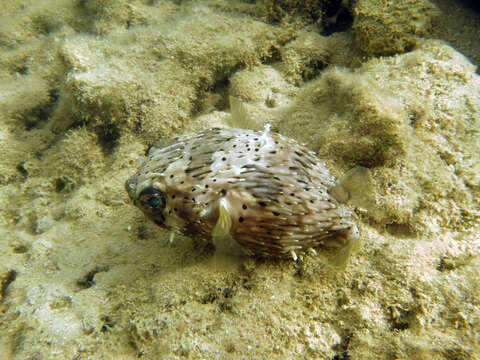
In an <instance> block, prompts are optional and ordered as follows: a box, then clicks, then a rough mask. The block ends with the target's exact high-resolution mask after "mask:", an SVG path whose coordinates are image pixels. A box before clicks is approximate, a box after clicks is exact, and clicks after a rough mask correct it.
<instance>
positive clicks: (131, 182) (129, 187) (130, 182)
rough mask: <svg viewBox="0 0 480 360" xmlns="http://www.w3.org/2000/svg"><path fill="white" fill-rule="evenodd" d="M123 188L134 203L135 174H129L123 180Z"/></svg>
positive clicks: (135, 189)
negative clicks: (129, 175)
mask: <svg viewBox="0 0 480 360" xmlns="http://www.w3.org/2000/svg"><path fill="white" fill-rule="evenodd" d="M125 190H126V191H127V193H128V196H129V197H130V199H131V200H132V201H133V202H134V203H135V197H136V193H137V176H136V175H134V176H131V177H129V178H128V179H127V181H125Z"/></svg>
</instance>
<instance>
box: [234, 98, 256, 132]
mask: <svg viewBox="0 0 480 360" xmlns="http://www.w3.org/2000/svg"><path fill="white" fill-rule="evenodd" d="M228 99H229V101H230V120H229V121H228V123H227V124H228V126H230V127H233V128H240V129H249V130H260V129H262V125H260V124H258V123H257V122H256V121H254V120H253V119H252V118H251V117H250V115H248V111H247V108H246V107H245V105H244V104H243V103H242V102H241V101H240V99H238V98H236V97H234V96H229V97H228Z"/></svg>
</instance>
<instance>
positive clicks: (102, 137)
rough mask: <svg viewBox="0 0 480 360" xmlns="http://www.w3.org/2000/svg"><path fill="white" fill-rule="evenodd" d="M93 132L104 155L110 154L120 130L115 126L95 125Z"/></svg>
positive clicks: (115, 144)
mask: <svg viewBox="0 0 480 360" xmlns="http://www.w3.org/2000/svg"><path fill="white" fill-rule="evenodd" d="M95 133H96V134H97V136H98V142H99V144H100V146H101V147H102V151H103V153H104V154H105V155H110V154H111V153H112V152H113V149H114V148H115V147H116V146H117V140H118V139H119V138H120V131H119V130H118V128H117V126H115V125H110V126H109V127H97V128H95Z"/></svg>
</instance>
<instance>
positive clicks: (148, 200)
mask: <svg viewBox="0 0 480 360" xmlns="http://www.w3.org/2000/svg"><path fill="white" fill-rule="evenodd" d="M139 202H140V205H141V206H142V207H143V208H144V209H146V210H147V211H149V212H161V211H163V209H165V205H166V204H167V199H166V197H165V194H164V193H163V192H162V191H160V190H157V189H155V188H153V187H149V188H146V189H145V190H143V191H142V192H141V193H140V196H139Z"/></svg>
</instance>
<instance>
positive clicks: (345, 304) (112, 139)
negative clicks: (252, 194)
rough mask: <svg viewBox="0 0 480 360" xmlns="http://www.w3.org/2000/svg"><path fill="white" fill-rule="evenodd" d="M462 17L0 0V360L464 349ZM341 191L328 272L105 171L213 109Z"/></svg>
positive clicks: (215, 116)
mask: <svg viewBox="0 0 480 360" xmlns="http://www.w3.org/2000/svg"><path fill="white" fill-rule="evenodd" d="M478 64H480V12H478V9H475V8H468V6H467V5H465V3H463V2H459V1H453V0H438V1H429V0H421V1H413V0H400V1H394V2H393V1H392V2H386V1H383V0H357V1H349V0H343V1H340V0H337V1H331V0H330V1H293V0H292V1H288V0H283V1H273V0H259V1H220V0H204V1H154V0H148V1H147V0H126V1H112V0H88V1H64V0H42V1H33V0H32V1H28V0H17V1H8V2H7V1H4V2H2V3H1V4H0V153H1V157H0V309H1V312H0V358H2V359H30V360H34V359H35V360H40V359H227V358H228V359H331V360H347V359H392V360H393V359H451V360H453V359H457V360H460V359H461V360H464V359H465V360H466V359H478V358H480V328H479V327H480V308H479V306H480V299H479V294H480V257H479V254H480V220H479V215H480V203H479V202H480V200H479V199H480V134H479V131H480V75H479V74H478V70H477V66H478ZM229 95H232V96H235V97H237V98H239V99H241V100H242V101H243V102H244V104H245V106H246V108H247V110H248V112H249V114H250V116H251V117H252V118H254V119H256V120H257V121H259V122H261V123H270V124H271V125H272V130H274V131H278V132H280V133H282V134H284V135H286V136H289V137H291V138H294V139H296V140H298V141H300V142H302V143H305V144H306V145H307V146H308V147H309V148H310V149H312V150H314V151H316V152H317V153H318V154H319V156H320V157H321V158H322V159H323V160H324V161H325V162H326V164H327V166H328V167H329V169H330V170H331V172H332V173H333V174H334V175H335V176H337V177H339V178H341V177H342V174H344V173H345V172H346V171H348V170H349V169H351V168H353V167H355V166H363V167H367V168H369V169H370V172H371V175H372V184H371V189H370V191H369V193H367V194H356V195H355V196H353V198H352V202H351V208H352V210H353V211H354V213H355V217H356V219H357V220H356V221H357V224H358V226H359V230H360V234H361V241H362V244H363V245H362V249H361V250H360V251H359V252H358V253H356V254H355V255H354V256H353V257H352V259H351V261H350V264H349V265H348V267H347V269H346V270H345V271H344V272H339V271H333V270H332V269H331V268H330V267H328V266H326V265H325V261H324V258H323V256H322V254H320V256H318V257H315V256H311V257H306V258H304V259H302V260H301V261H298V262H294V261H285V260H274V259H260V258H253V257H251V258H247V257H243V258H242V257H234V256H226V255H218V254H214V251H213V249H212V246H211V245H209V244H208V243H207V242H201V241H197V240H193V239H190V238H187V237H182V236H177V237H176V239H175V241H174V242H173V243H170V242H169V233H168V232H167V231H165V230H162V229H160V228H158V227H157V226H155V225H154V224H152V223H150V222H148V221H147V220H146V219H145V217H144V215H143V214H142V213H141V212H140V211H139V210H138V209H137V208H135V207H134V206H132V205H131V204H130V203H129V201H128V195H127V193H126V192H125V190H124V183H125V180H126V179H127V178H128V177H129V176H131V175H132V174H133V173H134V172H135V171H136V170H137V168H138V166H139V163H138V158H139V157H141V156H143V155H144V154H145V150H146V149H147V148H148V146H149V144H151V143H152V142H153V141H155V140H156V139H159V138H165V137H172V136H177V135H179V134H184V133H187V132H191V131H198V130H200V129H207V128H210V127H213V126H224V125H225V123H226V120H227V119H228V117H229V116H230V115H229V109H228V96H229Z"/></svg>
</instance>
